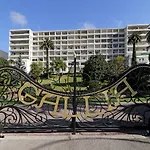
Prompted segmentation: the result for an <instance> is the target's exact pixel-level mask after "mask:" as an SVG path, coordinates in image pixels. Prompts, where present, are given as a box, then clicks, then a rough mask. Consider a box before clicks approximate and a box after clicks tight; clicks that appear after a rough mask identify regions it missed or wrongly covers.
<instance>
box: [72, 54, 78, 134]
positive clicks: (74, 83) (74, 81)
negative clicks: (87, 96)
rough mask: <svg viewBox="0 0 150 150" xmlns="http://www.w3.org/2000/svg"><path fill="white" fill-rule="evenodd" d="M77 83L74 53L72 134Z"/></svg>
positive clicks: (74, 125)
mask: <svg viewBox="0 0 150 150" xmlns="http://www.w3.org/2000/svg"><path fill="white" fill-rule="evenodd" d="M76 84H77V81H76V53H75V52H74V77H73V85H74V89H73V100H72V105H73V114H72V115H73V117H72V126H73V134H75V133H76V116H75V115H76V112H77V110H76V107H77V103H76V86H77V85H76Z"/></svg>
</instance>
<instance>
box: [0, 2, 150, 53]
mask: <svg viewBox="0 0 150 150" xmlns="http://www.w3.org/2000/svg"><path fill="white" fill-rule="evenodd" d="M149 7H150V0H124V1H123V0H1V1H0V18H1V20H0V49H2V50H4V51H6V52H7V51H8V42H9V30H10V29H20V28H31V29H32V30H55V29H56V30H57V29H58V30H61V29H83V28H109V27H110V28H112V27H125V26H126V25H127V24H137V23H139V24H143V23H150V9H149Z"/></svg>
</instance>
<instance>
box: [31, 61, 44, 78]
mask: <svg viewBox="0 0 150 150" xmlns="http://www.w3.org/2000/svg"><path fill="white" fill-rule="evenodd" d="M42 72H43V63H42V62H38V63H36V62H33V63H32V64H31V71H30V75H31V76H32V77H33V78H34V79H36V80H38V79H39V76H40V75H41V74H42Z"/></svg>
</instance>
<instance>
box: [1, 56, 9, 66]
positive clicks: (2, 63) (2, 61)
mask: <svg viewBox="0 0 150 150" xmlns="http://www.w3.org/2000/svg"><path fill="white" fill-rule="evenodd" d="M7 65H8V61H7V60H6V59H5V58H3V57H0V66H7Z"/></svg>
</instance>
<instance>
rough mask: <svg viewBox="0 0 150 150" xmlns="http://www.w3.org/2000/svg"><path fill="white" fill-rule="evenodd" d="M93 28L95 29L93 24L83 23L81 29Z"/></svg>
mask: <svg viewBox="0 0 150 150" xmlns="http://www.w3.org/2000/svg"><path fill="white" fill-rule="evenodd" d="M95 28H96V27H95V25H94V24H91V23H87V22H85V23H84V24H83V29H95Z"/></svg>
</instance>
